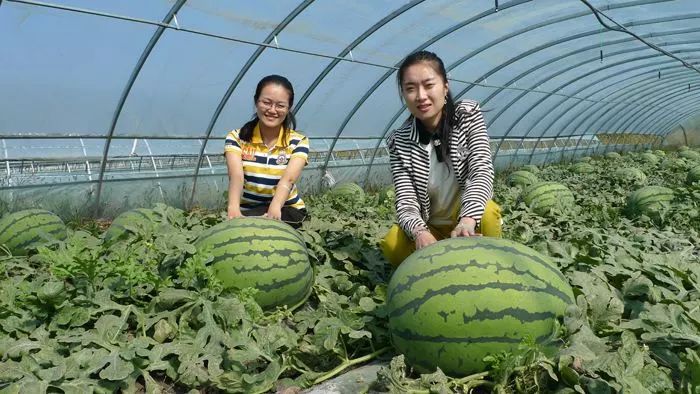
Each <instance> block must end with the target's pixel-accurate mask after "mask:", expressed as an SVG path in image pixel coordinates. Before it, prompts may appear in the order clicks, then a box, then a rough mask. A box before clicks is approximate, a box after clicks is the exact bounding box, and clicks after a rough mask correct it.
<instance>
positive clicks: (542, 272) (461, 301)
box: [387, 237, 574, 376]
mask: <svg viewBox="0 0 700 394" xmlns="http://www.w3.org/2000/svg"><path fill="white" fill-rule="evenodd" d="M573 302H574V296H573V293H572V290H571V287H570V286H569V284H568V282H567V280H566V278H564V276H563V275H562V274H561V272H560V271H559V269H558V268H557V266H556V265H555V264H554V263H553V262H552V261H551V260H549V259H548V258H547V257H545V256H543V255H540V254H539V253H537V252H536V251H535V250H533V249H530V248H529V247H527V246H524V245H520V244H517V243H515V242H513V241H509V240H505V239H502V238H489V237H471V238H450V239H446V240H442V241H439V242H437V243H435V244H432V245H430V246H428V247H426V248H423V249H420V250H418V251H417V252H414V253H413V254H412V255H411V256H409V257H408V258H407V259H406V260H405V261H404V262H403V263H402V264H401V265H400V266H399V267H398V269H397V270H396V271H395V272H394V273H393V275H392V277H391V280H390V281H389V287H388V289H387V312H388V317H389V332H390V334H391V341H392V343H393V345H394V347H396V349H397V350H398V351H399V352H400V353H403V354H404V356H405V357H406V359H407V360H408V362H409V363H410V364H411V365H413V366H414V367H415V368H416V369H418V370H419V371H421V372H431V371H434V370H435V369H436V368H437V367H440V369H442V370H443V371H444V372H445V373H447V374H448V375H450V376H464V375H468V374H471V373H475V372H479V371H482V370H483V369H484V368H485V367H486V365H485V363H484V361H483V358H484V357H485V356H487V355H489V354H498V353H500V352H509V353H517V351H518V345H520V344H521V343H522V342H523V340H524V339H525V338H526V337H529V338H532V339H534V340H536V341H537V342H538V343H541V344H543V346H544V347H545V348H546V349H549V350H553V349H554V346H553V345H552V344H551V343H547V342H548V339H549V338H550V337H551V336H552V334H553V330H554V329H555V320H556V319H557V318H559V317H561V316H563V315H564V312H565V310H566V308H567V306H568V305H570V304H572V303H573Z"/></svg>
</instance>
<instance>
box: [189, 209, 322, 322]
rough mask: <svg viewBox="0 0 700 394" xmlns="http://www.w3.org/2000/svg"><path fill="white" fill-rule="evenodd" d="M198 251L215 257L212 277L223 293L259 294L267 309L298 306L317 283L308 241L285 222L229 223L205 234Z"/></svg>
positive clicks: (247, 220) (250, 220)
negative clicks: (245, 291) (249, 289)
mask: <svg viewBox="0 0 700 394" xmlns="http://www.w3.org/2000/svg"><path fill="white" fill-rule="evenodd" d="M195 246H196V248H197V251H198V252H199V253H210V254H211V255H212V256H213V260H212V262H211V264H212V265H213V269H214V274H215V275H216V277H217V278H218V279H219V280H220V281H221V282H222V284H223V285H224V287H225V288H230V289H243V288H246V287H252V288H255V289H257V290H258V293H257V294H256V296H255V300H256V301H257V302H258V304H260V306H261V307H263V308H272V307H275V306H278V305H294V304H297V303H299V302H300V301H302V300H304V299H305V298H306V296H307V295H308V294H309V292H310V291H311V286H312V285H313V283H314V270H313V267H312V266H311V262H310V261H309V255H308V252H307V250H306V243H305V242H304V239H303V238H302V236H301V235H300V234H299V233H298V232H296V231H295V230H294V229H293V228H292V227H291V226H289V225H288V224H286V223H284V222H281V221H277V220H273V219H266V218H261V217H247V218H237V219H232V220H227V221H225V222H222V223H219V224H217V225H215V226H213V227H210V228H209V229H207V230H205V231H204V232H203V233H202V234H201V235H200V236H199V238H198V239H197V241H196V242H195Z"/></svg>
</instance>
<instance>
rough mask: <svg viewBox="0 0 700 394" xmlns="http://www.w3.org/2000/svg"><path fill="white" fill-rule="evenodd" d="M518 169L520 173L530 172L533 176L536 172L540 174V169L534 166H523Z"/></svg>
mask: <svg viewBox="0 0 700 394" xmlns="http://www.w3.org/2000/svg"><path fill="white" fill-rule="evenodd" d="M520 169H521V170H522V171H527V172H531V173H533V174H537V173H538V172H540V168H539V167H537V166H536V165H534V164H525V165H524V166H522V167H520Z"/></svg>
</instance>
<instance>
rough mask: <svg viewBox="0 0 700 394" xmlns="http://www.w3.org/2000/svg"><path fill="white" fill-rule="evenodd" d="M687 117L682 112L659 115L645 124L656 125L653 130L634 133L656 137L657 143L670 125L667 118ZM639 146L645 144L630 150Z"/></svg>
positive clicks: (687, 106)
mask: <svg viewBox="0 0 700 394" xmlns="http://www.w3.org/2000/svg"><path fill="white" fill-rule="evenodd" d="M689 107H691V106H690V105H684V106H682V108H684V109H685V108H689ZM650 113H652V112H650ZM687 116H688V114H687V113H683V112H680V113H665V114H661V115H660V116H659V117H658V118H652V119H649V121H647V123H649V124H656V125H657V126H655V127H653V128H652V127H649V128H647V129H646V130H645V131H642V132H640V133H636V134H639V135H641V136H654V137H656V140H657V141H659V140H663V138H662V136H665V134H666V133H665V130H666V126H668V125H669V124H671V123H670V122H669V121H668V120H669V118H673V119H681V118H685V117H687ZM659 125H661V126H659ZM640 130H641V129H640ZM613 134H615V135H617V134H620V135H622V134H625V132H624V129H623V130H621V131H620V132H617V133H613ZM612 145H613V144H610V145H608V146H606V147H605V149H603V152H602V154H605V153H607V152H608V151H609V148H610V147H611V146H612ZM640 145H646V144H643V143H642V142H641V141H640V142H638V143H637V144H635V146H634V147H633V148H632V150H637V149H638V148H639V146H640ZM652 145H656V144H655V143H652Z"/></svg>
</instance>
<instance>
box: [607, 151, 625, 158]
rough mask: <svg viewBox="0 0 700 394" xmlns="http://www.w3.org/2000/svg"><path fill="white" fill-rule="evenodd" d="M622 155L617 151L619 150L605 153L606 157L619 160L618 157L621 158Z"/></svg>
mask: <svg viewBox="0 0 700 394" xmlns="http://www.w3.org/2000/svg"><path fill="white" fill-rule="evenodd" d="M621 157H622V156H620V154H619V153H617V152H608V153H606V154H605V158H607V159H612V160H617V159H619V158H621Z"/></svg>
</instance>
